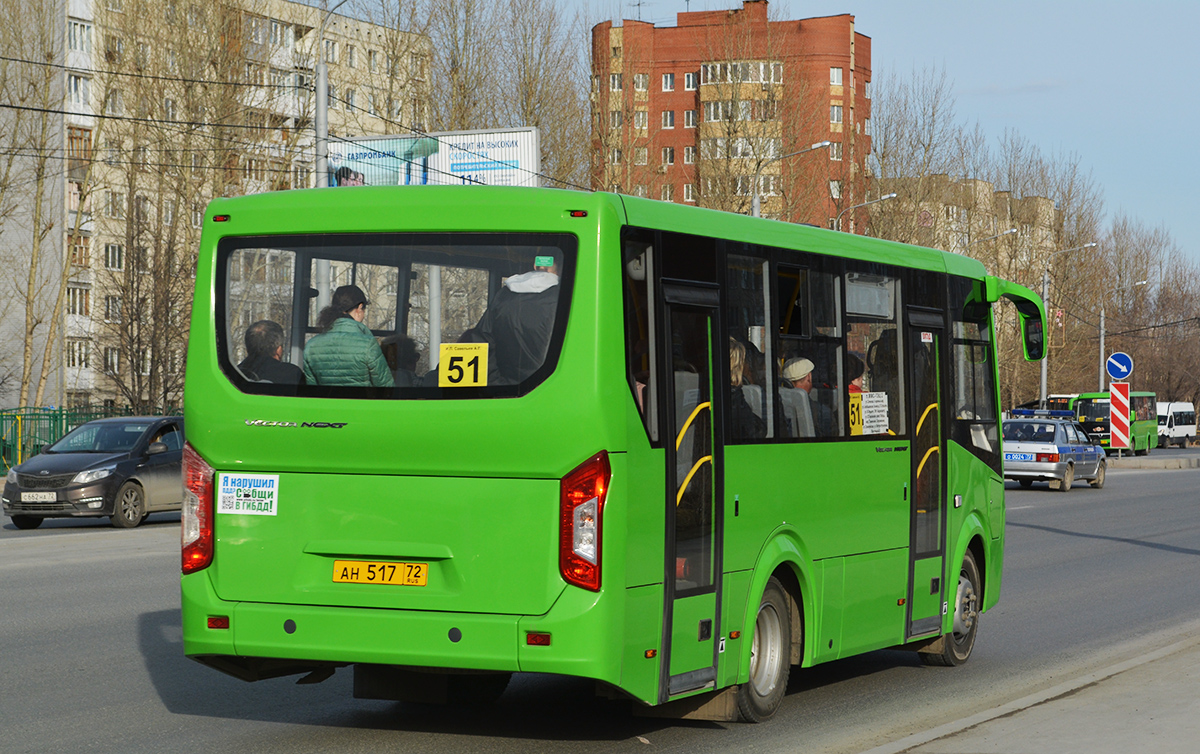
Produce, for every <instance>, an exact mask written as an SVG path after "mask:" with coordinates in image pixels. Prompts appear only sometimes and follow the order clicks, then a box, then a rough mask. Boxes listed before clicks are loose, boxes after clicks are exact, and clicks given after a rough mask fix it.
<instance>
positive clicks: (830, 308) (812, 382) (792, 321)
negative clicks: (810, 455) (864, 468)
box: [773, 257, 845, 439]
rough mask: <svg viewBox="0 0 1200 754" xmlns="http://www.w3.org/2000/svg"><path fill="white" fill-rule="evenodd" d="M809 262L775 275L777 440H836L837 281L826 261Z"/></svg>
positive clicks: (839, 366) (783, 267) (839, 404)
mask: <svg viewBox="0 0 1200 754" xmlns="http://www.w3.org/2000/svg"><path fill="white" fill-rule="evenodd" d="M809 261H810V265H809V266H808V267H799V266H795V265H787V264H780V265H778V266H777V267H776V270H775V289H776V296H777V299H776V300H775V302H774V307H773V308H774V310H775V314H776V317H777V319H776V322H777V327H778V330H777V331H776V341H775V362H776V363H777V364H779V366H780V372H779V380H778V385H779V402H780V405H781V406H782V408H783V413H784V417H785V420H786V423H781V424H780V428H779V436H782V437H794V438H800V439H805V438H810V437H815V438H832V437H841V436H842V434H843V432H844V428H843V419H842V417H843V415H844V407H845V402H844V400H843V391H842V370H843V361H844V357H843V347H842V328H841V322H840V317H841V309H842V305H841V278H840V277H839V275H838V274H836V273H835V272H833V271H830V270H828V269H825V266H826V265H829V264H832V263H831V262H830V261H829V260H825V259H823V258H821V257H810V258H809ZM839 266H840V265H839ZM810 424H811V429H810Z"/></svg>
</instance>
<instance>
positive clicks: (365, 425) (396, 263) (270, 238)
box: [182, 187, 1044, 720]
mask: <svg viewBox="0 0 1200 754" xmlns="http://www.w3.org/2000/svg"><path fill="white" fill-rule="evenodd" d="M350 286H353V288H351V287H350ZM1002 296H1005V297H1008V298H1009V299H1010V300H1012V301H1014V302H1015V303H1016V306H1017V312H1018V317H1019V319H1020V321H1021V325H1022V332H1023V337H1024V340H1025V347H1026V357H1027V358H1034V359H1036V358H1041V350H1042V348H1043V345H1042V339H1041V338H1042V332H1043V328H1044V311H1043V309H1042V305H1041V302H1040V299H1039V298H1038V297H1037V296H1036V295H1035V294H1033V293H1032V292H1030V291H1028V290H1027V289H1025V288H1022V287H1020V286H1017V285H1014V284H1011V283H1008V282H1005V281H1003V280H1000V279H997V278H994V277H990V276H987V275H986V274H985V270H984V268H983V266H982V265H981V264H980V263H978V262H976V261H974V260H972V259H969V258H967V257H964V256H961V255H957V254H944V253H941V252H938V251H934V250H930V249H924V248H918V247H912V246H904V245H900V244H895V243H890V242H883V241H879V240H872V239H867V238H862V237H858V236H853V235H848V234H844V233H837V232H833V231H829V230H824V229H817V228H810V227H802V226H798V225H792V224H785V223H779V222H774V221H767V220H759V219H752V218H748V217H743V216H739V215H732V214H728V213H722V212H716V211H710V210H702V209H697V208H694V207H687V206H682V205H676V204H670V203H663V202H655V201H648V200H643V199H636V198H631V197H628V196H619V195H614V194H606V193H577V192H570V191H558V190H544V189H517V188H488V187H413V188H408V187H363V188H350V189H328V190H326V189H322V190H313V191H292V192H277V193H268V194H260V195H255V196H246V197H241V198H236V199H221V200H217V201H214V202H213V203H212V204H211V205H209V207H208V210H207V214H206V216H205V220H204V231H203V238H202V241H201V246H200V250H199V265H198V270H197V279H196V294H195V308H194V313H193V318H192V325H191V337H190V341H189V351H188V360H187V381H186V395H185V399H186V400H185V406H186V411H185V413H186V417H187V423H188V441H189V445H188V447H187V450H186V455H185V462H184V463H185V479H186V483H187V490H188V497H187V501H186V502H185V512H184V516H183V553H182V555H183V574H184V575H183V577H182V605H183V637H184V646H185V651H186V653H187V655H188V656H190V657H192V658H194V659H196V660H198V661H200V662H202V663H205V664H207V665H210V666H212V667H214V668H216V669H219V670H222V671H224V672H226V673H229V674H232V675H234V676H236V677H238V678H242V679H245V680H258V679H263V678H271V677H276V676H281V675H288V674H299V673H306V674H309V675H308V677H307V679H306V680H308V681H310V682H311V681H318V680H322V679H324V678H326V677H328V676H329V675H330V674H331V673H333V672H334V671H335V670H336V669H338V668H341V667H344V666H352V667H353V673H354V693H355V696H357V697H360V698H374V699H394V700H418V701H424V702H437V701H448V702H453V701H455V700H481V699H486V698H490V697H495V696H497V695H498V694H500V693H502V692H503V690H504V688H505V684H507V682H508V678H509V676H510V675H511V674H512V673H514V672H540V673H556V674H564V675H570V676H578V677H585V678H590V679H595V680H596V681H598V682H599V684H598V688H599V689H601V690H602V692H603V693H605V694H610V695H619V696H624V697H627V698H629V699H632V700H634V701H635V702H636V703H637V704H639V705H645V706H658V705H669V706H667V707H666V708H665V709H662V710H660V712H662V713H663V714H679V715H684V714H686V715H689V716H692V717H702V718H708V719H721V720H731V719H735V718H738V717H740V718H742V719H746V720H762V719H766V718H768V717H770V716H771V715H772V714H773V713H774V712H775V710H776V708H777V707H778V705H779V704H780V701H781V700H782V697H783V694H784V692H785V690H786V687H787V680H788V676H789V672H790V668H791V666H793V665H800V666H811V665H815V664H818V663H822V662H827V661H830V660H835V659H838V658H842V657H847V656H851V655H855V654H859V653H862V652H868V651H871V650H876V649H880V648H885V647H904V648H908V649H911V650H918V651H920V652H921V653H922V655H921V656H922V657H923V658H924V659H925V660H926V661H927V662H930V663H932V664H942V665H957V664H959V663H962V662H965V661H966V660H967V658H968V657H969V656H970V654H971V650H972V647H973V645H974V641H975V636H976V631H977V627H978V618H979V613H980V612H982V611H984V610H986V609H988V608H990V607H992V606H993V605H995V604H996V601H997V599H998V598H999V594H1000V583H1001V573H1002V565H1003V553H1004V521H1005V509H1004V482H1003V476H1002V465H1001V458H1002V454H1001V447H1000V432H999V419H998V416H999V413H998V405H999V402H998V396H999V394H998V390H997V384H996V356H995V347H994V343H995V334H994V327H993V318H992V303H993V302H995V301H997V300H999V298H1000V297H1002ZM264 322H265V323H267V324H265V325H264V324H263V323H264ZM271 323H274V324H273V325H272V324H271ZM267 331H271V332H273V333H274V335H273V336H272V337H270V338H265V339H264V338H262V337H259V336H261V335H263V333H264V332H267ZM248 335H250V336H251V337H247V336H248ZM380 353H382V355H383V359H384V361H385V362H386V364H387V369H386V373H384V374H381V373H380V369H379V366H378V365H379V363H380ZM277 357H278V358H277ZM284 362H290V363H291V365H295V366H298V367H303V371H304V373H305V382H304V384H299V380H298V378H297V376H296V371H297V370H295V369H291V368H289V367H288V366H287V365H286V364H284Z"/></svg>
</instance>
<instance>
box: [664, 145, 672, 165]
mask: <svg viewBox="0 0 1200 754" xmlns="http://www.w3.org/2000/svg"><path fill="white" fill-rule="evenodd" d="M662 163H663V164H664V165H674V164H675V147H663V149H662Z"/></svg>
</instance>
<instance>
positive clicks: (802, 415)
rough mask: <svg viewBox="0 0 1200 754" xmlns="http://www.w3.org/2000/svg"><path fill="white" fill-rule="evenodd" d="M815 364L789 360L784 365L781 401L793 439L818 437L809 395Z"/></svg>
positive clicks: (800, 359) (803, 360) (802, 359)
mask: <svg viewBox="0 0 1200 754" xmlns="http://www.w3.org/2000/svg"><path fill="white" fill-rule="evenodd" d="M813 367H814V364H813V363H812V361H810V360H808V359H804V358H796V359H789V360H788V362H787V363H786V364H784V365H783V381H784V387H783V389H782V390H780V391H779V400H780V402H782V403H783V411H784V414H785V415H786V416H787V419H788V424H789V425H791V428H792V437H816V435H817V432H816V428H815V427H814V426H813V418H812V404H811V403H810V401H809V397H808V393H809V391H810V390H812V372H813Z"/></svg>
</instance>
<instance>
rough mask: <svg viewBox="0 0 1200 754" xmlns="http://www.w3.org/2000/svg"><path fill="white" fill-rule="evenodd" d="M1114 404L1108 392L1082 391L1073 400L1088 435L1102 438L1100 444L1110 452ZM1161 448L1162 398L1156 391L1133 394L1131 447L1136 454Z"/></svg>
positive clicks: (1130, 403)
mask: <svg viewBox="0 0 1200 754" xmlns="http://www.w3.org/2000/svg"><path fill="white" fill-rule="evenodd" d="M1111 407H1112V403H1111V402H1110V401H1109V394H1108V393H1080V394H1079V395H1078V396H1076V397H1075V399H1074V400H1073V401H1072V402H1071V410H1072V411H1074V412H1075V415H1076V416H1077V417H1078V418H1079V423H1080V424H1082V425H1083V427H1084V429H1086V430H1087V431H1088V434H1091V435H1096V436H1098V437H1099V438H1100V444H1101V445H1103V446H1104V448H1105V451H1106V452H1108V453H1110V454H1111V453H1112V452H1113V448H1112V447H1110V444H1111V441H1112V432H1111V427H1110V425H1109V413H1110V409H1111ZM1155 447H1158V398H1157V397H1156V396H1155V394H1154V393H1148V392H1130V393H1129V449H1130V450H1132V451H1133V452H1134V453H1135V454H1136V455H1139V456H1144V455H1149V453H1150V449H1151V448H1155Z"/></svg>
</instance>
